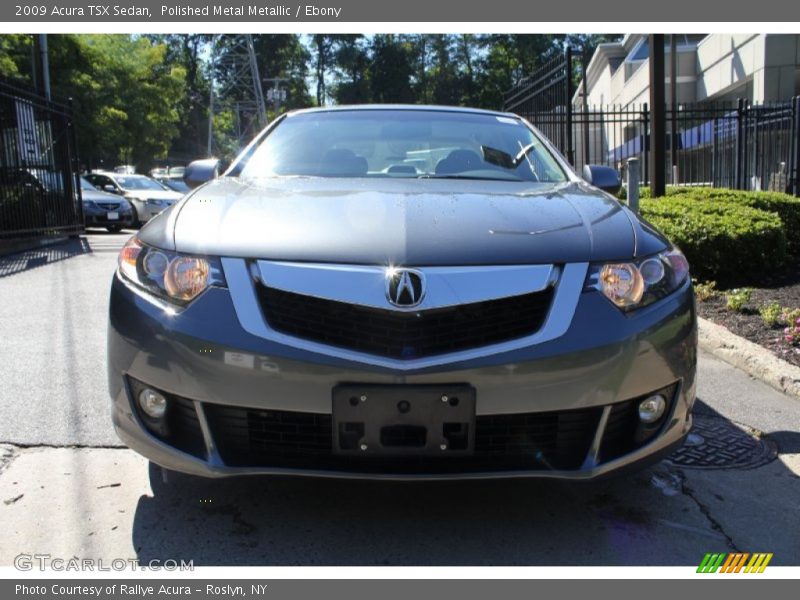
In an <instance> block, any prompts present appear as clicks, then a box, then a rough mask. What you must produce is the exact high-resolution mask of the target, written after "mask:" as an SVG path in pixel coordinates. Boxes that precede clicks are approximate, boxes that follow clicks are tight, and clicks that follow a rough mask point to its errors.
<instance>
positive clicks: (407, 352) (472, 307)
mask: <svg viewBox="0 0 800 600" xmlns="http://www.w3.org/2000/svg"><path fill="white" fill-rule="evenodd" d="M258 293H259V299H260V302H261V307H262V310H263V312H264V317H265V318H266V320H267V322H268V323H269V325H270V327H272V328H273V329H274V330H276V331H279V332H281V333H285V334H288V335H292V336H295V337H298V338H303V339H306V340H311V341H314V342H320V343H323V344H327V345H330V346H336V347H340V348H347V349H350V350H357V351H360V352H365V353H368V354H373V355H377V356H385V357H388V358H396V359H414V358H422V357H426V356H434V355H437V354H446V353H449V352H456V351H459V350H467V349H470V348H479V347H481V346H487V345H490V344H496V343H500V342H505V341H508V340H513V339H518V338H521V337H525V336H528V335H531V334H533V333H536V332H537V331H538V330H539V329H540V328H541V326H542V324H543V323H544V320H545V318H546V316H547V312H548V310H549V309H550V304H551V302H552V299H553V288H552V287H548V288H547V289H546V290H544V291H541V292H535V293H531V294H523V295H520V296H511V297H507V298H501V299H498V300H487V301H485V302H475V303H471V304H461V305H458V306H453V307H447V308H438V309H431V310H422V311H417V312H401V311H396V310H383V309H378V308H371V307H366V306H358V305H354V304H348V303H344V302H337V301H333V300H325V299H322V298H315V297H312V296H306V295H302V294H295V293H292V292H286V291H283V290H279V289H276V288H271V287H267V286H264V285H258Z"/></svg>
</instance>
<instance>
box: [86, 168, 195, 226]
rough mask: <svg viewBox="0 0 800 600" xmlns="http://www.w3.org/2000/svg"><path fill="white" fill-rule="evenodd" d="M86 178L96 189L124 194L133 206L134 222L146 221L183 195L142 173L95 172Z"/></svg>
mask: <svg viewBox="0 0 800 600" xmlns="http://www.w3.org/2000/svg"><path fill="white" fill-rule="evenodd" d="M86 179H87V180H88V181H89V183H91V184H92V185H93V186H95V187H96V188H98V189H101V190H103V191H106V192H111V193H112V194H119V195H121V196H124V197H125V198H126V199H127V200H128V201H129V202H130V203H131V205H132V206H133V217H134V223H136V224H141V223H146V222H147V221H149V220H150V219H151V218H153V217H154V216H156V215H157V214H159V213H160V212H162V211H163V210H165V209H166V208H169V207H170V206H172V205H173V204H175V202H176V201H177V200H179V199H180V198H181V197H182V196H183V194H179V193H178V192H174V191H172V190H170V189H168V188H166V187H165V186H163V185H162V184H160V183H158V182H157V181H156V180H154V179H150V178H149V177H146V176H144V175H119V174H117V173H105V172H99V173H98V172H95V173H89V174H88V175H86Z"/></svg>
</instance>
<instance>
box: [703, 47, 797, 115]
mask: <svg viewBox="0 0 800 600" xmlns="http://www.w3.org/2000/svg"><path fill="white" fill-rule="evenodd" d="M697 64H698V78H697V99H698V100H706V99H714V98H718V97H721V96H726V97H728V98H732V97H733V96H735V95H737V93H736V92H740V94H738V95H742V96H744V95H745V94H746V96H744V97H745V98H746V99H747V100H750V102H753V103H758V102H775V101H786V100H789V99H790V98H791V97H792V96H795V95H797V94H800V86H798V72H799V71H798V66H799V65H800V35H781V34H768V35H753V34H742V35H729V34H728V35H726V34H715V35H710V36H708V37H707V38H706V39H704V40H703V41H702V42H700V44H698V46H697Z"/></svg>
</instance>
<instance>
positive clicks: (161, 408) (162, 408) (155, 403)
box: [139, 388, 167, 419]
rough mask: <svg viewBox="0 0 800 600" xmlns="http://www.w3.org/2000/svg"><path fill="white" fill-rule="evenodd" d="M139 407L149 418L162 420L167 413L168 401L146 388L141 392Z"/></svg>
mask: <svg viewBox="0 0 800 600" xmlns="http://www.w3.org/2000/svg"><path fill="white" fill-rule="evenodd" d="M139 406H141V407H142V411H144V414H146V415H147V416H148V417H150V418H152V419H160V418H161V417H163V416H164V413H165V412H167V399H166V398H164V396H163V395H162V394H159V393H158V392H157V391H155V390H152V389H150V388H144V389H143V390H142V391H141V392H139Z"/></svg>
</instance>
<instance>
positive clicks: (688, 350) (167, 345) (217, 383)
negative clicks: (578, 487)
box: [108, 106, 697, 479]
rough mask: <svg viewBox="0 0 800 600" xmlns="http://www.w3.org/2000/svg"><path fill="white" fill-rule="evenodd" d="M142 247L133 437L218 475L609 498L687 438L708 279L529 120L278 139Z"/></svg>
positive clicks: (313, 124)
mask: <svg viewBox="0 0 800 600" xmlns="http://www.w3.org/2000/svg"><path fill="white" fill-rule="evenodd" d="M216 168H217V165H216V161H213V160H209V161H201V162H199V163H193V164H192V165H190V166H189V167H188V168H187V172H186V181H187V182H189V183H190V184H191V185H197V184H200V187H198V188H197V189H196V190H194V191H193V192H192V193H190V194H188V195H187V196H185V197H184V198H183V200H181V202H180V203H179V204H178V205H176V206H174V207H173V208H172V209H169V210H167V211H166V212H165V213H164V214H162V215H160V216H159V217H158V218H156V219H154V220H153V221H151V222H150V223H148V224H147V225H146V226H145V227H144V228H142V230H141V231H140V232H139V233H138V235H136V236H134V237H133V238H132V239H131V240H130V241H129V242H128V243H127V244H126V246H125V247H124V249H123V250H122V252H121V254H120V256H119V268H118V271H117V273H116V274H115V276H114V278H113V282H112V286H111V298H110V312H109V320H110V326H109V330H108V336H109V338H108V352H109V354H108V369H109V370H108V376H109V388H110V393H111V397H112V407H113V408H112V414H113V422H114V426H115V428H116V431H117V433H118V435H119V437H120V438H121V439H122V440H123V441H124V442H125V443H126V444H127V445H128V446H130V447H131V448H133V449H134V450H136V451H137V452H139V453H141V454H143V455H144V456H146V457H147V458H149V459H150V460H151V461H153V462H155V463H156V464H158V465H161V466H163V467H165V468H167V469H174V470H178V471H184V472H188V473H193V474H197V475H204V476H224V475H237V474H257V473H279V474H304V475H316V476H328V477H346V478H354V477H368V478H369V477H376V478H395V479H415V478H422V479H445V478H472V477H475V478H486V477H550V478H564V479H591V478H595V477H600V476H603V475H606V474H609V473H612V472H620V471H621V470H623V469H629V468H641V467H643V466H644V465H647V464H650V463H652V462H654V461H657V460H659V459H660V458H661V457H663V456H665V455H667V454H669V453H670V452H672V451H673V450H674V449H675V448H677V447H678V446H679V445H680V444H681V443H682V442H683V440H684V439H685V437H686V436H687V434H688V432H689V430H690V427H691V424H692V417H691V411H692V406H693V403H694V401H695V372H696V358H697V326H696V315H695V306H694V296H693V291H692V284H691V279H690V277H689V269H688V265H687V262H686V259H685V258H684V257H683V255H682V254H681V252H680V250H679V249H678V248H676V247H674V246H673V245H672V244H671V243H670V242H669V240H667V239H666V238H665V237H664V236H663V235H662V234H661V233H659V232H658V231H657V230H656V229H654V228H653V227H652V226H651V225H649V224H648V223H647V222H645V221H644V220H643V219H642V218H640V217H639V216H638V215H637V214H635V213H634V212H632V211H631V210H629V209H628V208H627V207H626V206H624V205H623V204H621V203H620V202H618V201H617V200H616V199H615V198H614V197H613V196H611V195H610V194H609V193H607V192H608V191H615V190H617V189H618V188H619V186H620V179H619V176H618V174H617V173H616V172H615V171H613V170H611V169H609V168H606V167H589V168H587V169H586V170H585V173H584V179H581V178H580V177H578V176H577V175H576V173H575V172H574V171H573V170H572V168H571V167H570V166H569V164H568V163H567V162H566V161H565V160H564V158H563V157H562V156H560V155H559V153H558V152H557V151H556V150H555V149H554V148H553V146H552V145H551V144H550V143H549V142H548V141H547V140H546V139H545V138H544V137H543V136H542V135H541V134H540V133H539V132H538V131H537V130H535V129H534V128H533V127H532V126H531V125H530V124H529V123H527V122H526V121H525V120H523V119H521V118H520V117H518V116H516V115H513V114H509V113H499V112H491V111H483V110H471V109H458V108H436V107H422V106H363V107H355V108H353V107H336V108H322V109H312V110H303V111H297V112H292V113H289V114H287V115H284V116H282V117H280V118H279V119H277V120H276V121H275V122H273V123H272V124H271V125H270V126H269V127H268V128H267V129H266V130H265V131H264V132H262V133H261V134H260V135H259V136H258V137H257V139H256V140H255V141H254V143H253V145H252V146H251V147H249V148H248V149H247V150H246V151H244V152H243V153H242V154H241V155H240V156H239V157H238V158H237V159H236V160H235V161H234V162H233V164H232V165H231V166H230V167H229V168H228V169H227V171H226V172H225V173H224V175H223V176H222V177H220V178H218V179H214V180H210V181H207V182H206V183H203V182H204V181H205V180H208V179H209V178H211V177H212V176H213V173H214V171H215V169H216Z"/></svg>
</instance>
